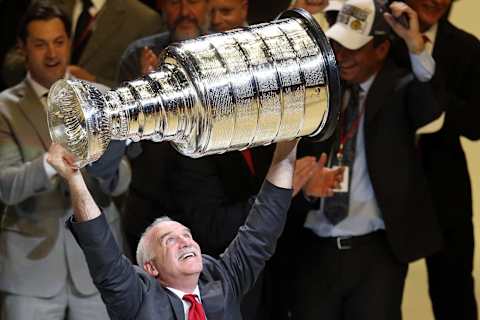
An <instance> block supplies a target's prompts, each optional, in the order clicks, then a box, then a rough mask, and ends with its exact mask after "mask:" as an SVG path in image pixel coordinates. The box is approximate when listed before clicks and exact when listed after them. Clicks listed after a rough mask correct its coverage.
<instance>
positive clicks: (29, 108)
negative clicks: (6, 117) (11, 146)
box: [19, 80, 51, 150]
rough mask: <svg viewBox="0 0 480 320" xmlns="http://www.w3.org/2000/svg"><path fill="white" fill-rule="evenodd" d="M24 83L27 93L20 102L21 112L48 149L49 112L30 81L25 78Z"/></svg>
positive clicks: (49, 140)
mask: <svg viewBox="0 0 480 320" xmlns="http://www.w3.org/2000/svg"><path fill="white" fill-rule="evenodd" d="M23 85H24V89H25V91H24V92H25V95H24V96H23V97H22V98H21V99H20V102H19V104H20V112H21V113H23V115H24V116H25V118H26V119H27V121H28V122H29V123H30V124H31V126H32V128H33V130H34V132H35V134H36V135H38V137H39V138H40V141H41V142H42V145H43V147H44V148H45V150H48V148H49V146H50V144H51V139H50V134H49V131H48V123H47V113H46V112H45V110H44V108H43V105H42V103H41V102H40V99H38V97H37V95H36V94H35V92H34V91H33V89H32V87H31V86H30V84H29V83H28V81H25V80H24V82H23Z"/></svg>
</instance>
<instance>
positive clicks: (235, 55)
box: [48, 9, 340, 166]
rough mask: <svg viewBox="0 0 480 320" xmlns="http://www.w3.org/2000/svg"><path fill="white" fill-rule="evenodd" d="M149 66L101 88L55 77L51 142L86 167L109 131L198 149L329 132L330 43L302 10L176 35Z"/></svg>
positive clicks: (333, 93) (336, 90)
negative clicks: (248, 23)
mask: <svg viewBox="0 0 480 320" xmlns="http://www.w3.org/2000/svg"><path fill="white" fill-rule="evenodd" d="M161 61H162V62H161V63H160V66H159V67H158V69H157V70H156V71H155V72H152V73H150V74H148V75H146V76H144V77H142V78H140V79H137V80H134V81H129V82H126V83H124V84H123V86H121V87H119V88H117V89H113V90H110V91H107V92H106V93H101V92H100V91H99V90H98V89H97V88H96V87H94V86H92V85H91V84H88V83H87V82H84V81H70V80H60V81H58V82H56V83H55V84H54V85H53V86H52V88H51V90H50V94H49V97H48V121H49V129H50V135H51V137H52V140H53V141H54V142H57V143H59V144H61V145H62V146H64V147H65V148H66V149H67V150H69V151H70V152H71V153H73V154H74V155H75V156H76V157H77V158H78V162H77V164H78V165H79V166H84V165H85V164H87V163H90V162H93V161H95V160H97V159H98V158H99V157H100V156H101V155H102V154H103V152H104V151H105V149H106V147H107V146H108V143H109V142H110V140H111V139H117V140H126V139H132V140H133V141H139V140H142V139H150V140H153V141H171V142H172V144H173V145H174V147H175V148H176V149H177V150H178V151H179V152H180V153H182V154H185V155H188V156H190V157H200V156H204V155H208V154H213V153H221V152H225V151H229V150H240V149H244V148H249V147H253V146H258V145H265V144H270V143H273V142H276V141H281V140H288V139H292V138H295V137H299V136H310V137H312V138H314V139H317V140H322V139H324V138H327V137H329V136H330V135H331V133H332V132H333V130H334V128H335V126H336V121H337V117H338V112H339V105H340V103H339V99H340V82H339V75H338V70H337V66H336V62H335V58H334V55H333V51H332V49H331V47H330V45H329V43H328V41H327V39H326V38H325V36H324V34H323V32H322V31H321V29H320V27H319V26H318V24H317V23H316V22H315V21H314V20H313V18H312V17H311V16H310V15H309V14H308V13H307V12H306V11H304V10H300V9H294V10H289V11H286V12H284V13H283V14H282V15H281V16H280V17H279V19H278V20H276V21H273V22H270V23H263V24H258V25H254V26H250V27H245V28H242V29H235V30H232V31H228V32H225V33H219V34H211V35H207V36H203V37H200V38H197V39H193V40H187V41H183V42H180V43H175V44H172V45H170V46H169V47H167V48H166V49H165V50H164V52H163V53H162V57H161Z"/></svg>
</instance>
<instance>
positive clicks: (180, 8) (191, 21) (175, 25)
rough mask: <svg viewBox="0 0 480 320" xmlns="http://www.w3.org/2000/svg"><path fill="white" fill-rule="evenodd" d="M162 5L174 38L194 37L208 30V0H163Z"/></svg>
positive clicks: (179, 39)
mask: <svg viewBox="0 0 480 320" xmlns="http://www.w3.org/2000/svg"><path fill="white" fill-rule="evenodd" d="M160 7H161V10H162V13H163V14H164V16H165V19H166V23H167V26H168V29H169V30H170V32H171V34H172V38H173V40H175V41H181V40H186V39H192V38H195V37H198V36H199V35H201V34H204V33H206V32H207V30H208V27H209V20H208V0H161V2H160Z"/></svg>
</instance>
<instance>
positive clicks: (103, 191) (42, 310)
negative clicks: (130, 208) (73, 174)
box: [0, 0, 130, 320]
mask: <svg viewBox="0 0 480 320" xmlns="http://www.w3.org/2000/svg"><path fill="white" fill-rule="evenodd" d="M18 41H19V47H20V49H21V52H22V54H23V55H24V58H25V59H24V60H25V61H26V69H27V71H28V73H27V76H26V77H25V79H24V80H23V81H22V82H20V83H19V84H18V85H16V86H14V87H12V88H8V89H7V90H5V91H3V92H2V93H0V167H1V170H0V200H1V201H2V202H3V203H5V205H6V208H5V212H4V213H3V214H2V217H1V218H2V219H1V223H0V243H1V246H0V266H1V272H0V291H1V316H0V318H1V319H2V320H18V319H22V320H33V319H52V320H54V319H58V320H64V319H68V320H76V319H98V320H100V319H101V320H107V319H108V315H107V312H106V308H105V305H104V304H103V302H102V299H101V297H100V294H99V293H98V291H97V289H96V288H95V286H94V285H93V282H92V278H91V277H90V275H89V273H88V267H87V263H86V261H85V258H84V256H83V253H82V251H81V250H80V247H79V246H78V244H77V243H76V242H75V240H74V238H73V236H72V234H71V232H70V231H69V230H67V229H65V226H64V222H65V219H66V217H67V216H68V215H71V214H72V208H71V205H70V199H71V198H70V191H71V190H69V188H68V186H67V185H66V184H65V183H63V182H62V180H61V179H60V178H59V176H58V173H57V171H56V170H55V169H54V168H53V167H52V166H50V165H49V164H48V158H49V157H50V156H51V154H52V142H51V140H50V136H49V133H48V128H47V113H46V108H47V106H46V95H47V93H48V90H49V88H50V86H51V85H52V84H53V83H54V82H55V81H57V80H59V79H63V78H71V75H69V74H68V72H67V65H68V59H69V55H70V22H69V20H68V18H67V16H66V15H65V14H64V13H63V12H62V11H61V10H60V9H59V8H58V7H57V6H55V5H53V4H52V2H49V1H44V0H37V1H35V2H33V3H32V5H30V6H29V7H28V9H27V11H26V12H25V16H24V17H23V19H22V21H21V24H20V29H19V34H18ZM99 88H100V89H102V90H105V89H106V88H105V87H104V86H99ZM112 148H114V149H117V151H121V150H123V146H122V144H121V143H120V144H111V145H110V146H109V149H112ZM120 159H121V158H119V159H118V160H115V161H111V162H110V161H106V162H105V161H104V160H102V163H103V164H102V166H100V167H98V166H96V165H92V166H90V167H88V169H86V170H82V174H84V176H85V180H86V181H87V184H88V187H89V188H90V190H91V192H92V193H93V194H94V195H95V197H96V201H97V202H98V203H99V205H100V206H101V207H102V210H103V211H104V214H105V216H106V217H107V220H108V222H109V225H110V227H111V228H112V231H113V233H114V235H115V239H116V240H117V241H118V244H119V247H122V246H123V237H122V234H121V226H120V217H119V213H118V211H117V209H116V208H115V206H114V204H113V203H112V201H111V199H110V194H116V193H120V192H122V191H124V190H126V189H127V188H128V183H129V181H130V171H129V168H128V163H126V162H124V161H121V160H120ZM107 176H108V178H107Z"/></svg>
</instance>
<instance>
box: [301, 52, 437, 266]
mask: <svg viewBox="0 0 480 320" xmlns="http://www.w3.org/2000/svg"><path fill="white" fill-rule="evenodd" d="M365 103H366V111H365V122H364V130H365V152H366V158H367V167H368V172H369V175H370V179H371V182H372V186H373V190H374V192H375V196H376V199H377V201H378V205H379V207H380V211H381V213H382V216H383V219H384V221H385V226H386V233H387V239H388V242H389V244H390V246H391V248H392V251H393V253H394V254H395V256H396V257H397V259H398V260H399V261H401V262H409V261H413V260H415V259H418V258H421V257H424V256H427V255H430V254H432V253H433V252H435V251H436V250H438V249H439V247H440V234H439V227H438V223H437V220H436V217H435V215H434V213H433V205H432V201H431V197H430V193H429V191H428V188H427V182H426V178H425V175H424V172H423V169H422V166H421V162H420V159H419V154H418V153H417V149H416V146H415V131H416V129H418V128H420V127H422V126H423V125H425V124H427V123H429V122H431V121H432V120H434V119H436V118H437V117H438V116H440V114H441V110H440V108H439V107H438V105H437V104H436V103H435V100H434V99H433V96H432V92H431V88H430V85H429V83H420V82H418V81H417V80H415V79H414V77H413V75H411V74H410V73H407V72H406V71H405V70H404V69H399V68H398V67H397V66H396V65H395V64H394V63H393V61H391V60H390V59H387V61H386V62H385V65H384V66H383V68H382V69H381V70H380V72H379V73H378V74H377V77H376V78H375V80H374V82H373V84H372V86H371V88H370V91H369V92H368V95H367V97H366V101H365ZM334 139H335V136H334V137H333V138H331V139H330V140H329V141H327V142H325V143H320V144H307V145H305V144H303V145H302V148H303V149H304V150H303V152H305V153H307V154H314V155H320V153H321V152H327V153H329V152H330V147H331V144H332V141H333V140H334ZM299 156H300V155H299ZM297 198H298V199H296V201H295V202H296V206H297V210H298V208H300V209H299V210H300V212H303V213H304V214H305V211H306V209H309V206H308V205H307V203H306V201H304V200H303V197H302V196H297Z"/></svg>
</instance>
